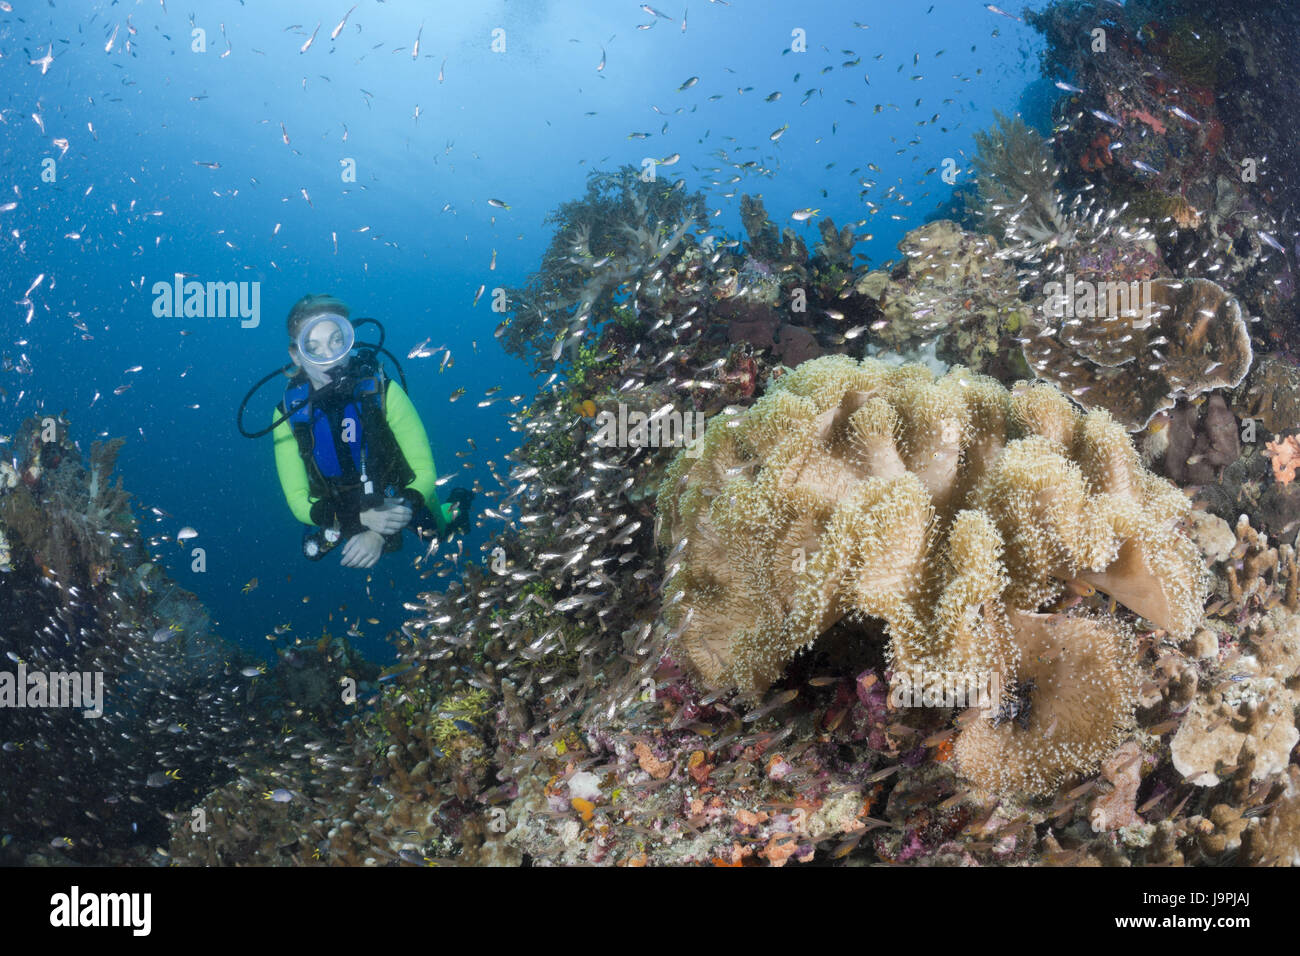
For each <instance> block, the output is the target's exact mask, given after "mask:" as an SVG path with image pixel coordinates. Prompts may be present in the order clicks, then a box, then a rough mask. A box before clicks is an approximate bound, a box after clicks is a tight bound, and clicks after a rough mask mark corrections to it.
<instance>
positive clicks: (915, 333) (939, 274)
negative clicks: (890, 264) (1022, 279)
mask: <svg viewBox="0 0 1300 956" xmlns="http://www.w3.org/2000/svg"><path fill="white" fill-rule="evenodd" d="M898 249H899V251H900V252H902V253H903V255H904V256H905V257H906V258H905V260H904V262H903V263H901V264H900V265H898V266H897V267H896V268H895V269H893V271H892V272H887V271H884V270H876V271H873V272H869V273H867V274H866V275H864V276H863V277H862V278H860V279H859V280H858V281H857V283H856V284H855V291H856V292H858V293H859V294H860V295H863V296H865V297H866V298H868V299H869V300H872V301H873V302H874V304H875V306H876V307H877V309H878V310H879V312H880V313H881V315H880V318H879V319H878V320H876V321H874V322H872V324H871V328H872V341H873V342H875V343H879V344H880V345H883V346H884V347H885V348H888V349H891V350H893V351H896V352H899V353H902V354H908V353H914V352H916V351H917V350H918V349H919V348H920V347H921V346H922V345H923V344H925V343H926V342H929V341H933V340H935V339H937V340H938V341H939V348H938V351H939V355H940V356H941V357H943V358H945V359H947V360H949V361H958V362H960V364H963V365H966V366H967V367H972V368H977V369H980V368H983V367H984V366H985V365H987V364H988V363H989V362H990V361H991V360H992V359H993V358H994V357H995V356H996V355H997V354H998V352H999V351H1000V349H999V339H1000V336H1001V333H1002V332H1003V331H1004V330H1007V329H1018V328H1019V327H1020V324H1021V314H1020V313H1021V312H1022V311H1028V307H1027V306H1021V303H1020V302H1019V301H1018V299H1017V282H1016V273H1015V269H1014V268H1013V267H1012V265H1011V264H1010V263H1009V262H1007V261H1006V260H1005V259H1003V258H1000V257H999V256H998V244H997V241H996V240H995V239H993V238H992V237H990V236H984V235H979V234H977V233H972V232H967V231H965V230H963V229H962V228H961V227H960V226H959V225H957V223H955V222H952V221H951V220H947V219H940V220H937V221H935V222H931V223H927V224H926V225H924V226H922V227H921V228H919V229H914V230H912V231H911V232H909V233H908V234H907V235H906V236H905V237H904V238H903V240H902V242H900V243H899V244H898Z"/></svg>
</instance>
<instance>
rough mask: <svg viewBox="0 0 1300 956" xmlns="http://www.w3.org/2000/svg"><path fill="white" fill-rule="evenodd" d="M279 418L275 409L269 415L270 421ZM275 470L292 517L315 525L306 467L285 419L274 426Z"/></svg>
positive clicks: (290, 426)
mask: <svg viewBox="0 0 1300 956" xmlns="http://www.w3.org/2000/svg"><path fill="white" fill-rule="evenodd" d="M279 417H280V409H279V408H278V407H277V408H276V409H275V411H274V412H272V414H271V421H275V420H276V419H277V418H279ZM273 435H274V438H275V470H276V473H277V474H279V476H280V490H281V491H283V492H284V500H285V501H287V502H288V503H289V510H290V511H292V512H293V516H294V517H295V518H297V519H298V520H299V521H301V522H302V523H303V524H315V522H314V521H312V520H311V506H312V500H311V496H310V494H309V493H308V489H309V487H310V486H309V485H308V484H307V466H306V465H304V464H303V463H302V456H301V455H300V454H298V440H297V439H296V438H294V437H293V426H292V425H290V424H289V420H288V419H287V418H286V419H285V420H284V421H282V422H281V423H280V424H278V425H276V426H275V431H274V432H273Z"/></svg>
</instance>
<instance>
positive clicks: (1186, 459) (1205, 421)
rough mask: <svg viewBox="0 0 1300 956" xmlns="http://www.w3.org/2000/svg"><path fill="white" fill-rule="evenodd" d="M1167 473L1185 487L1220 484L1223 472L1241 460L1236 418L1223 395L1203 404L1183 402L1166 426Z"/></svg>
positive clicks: (1165, 454) (1165, 467) (1210, 398)
mask: <svg viewBox="0 0 1300 956" xmlns="http://www.w3.org/2000/svg"><path fill="white" fill-rule="evenodd" d="M1165 428H1166V429H1167V431H1166V438H1165V451H1164V462H1163V466H1162V467H1163V470H1164V473H1165V475H1166V476H1168V477H1169V478H1170V479H1172V480H1173V481H1174V483H1175V484H1178V485H1181V486H1187V485H1203V484H1207V483H1209V482H1212V481H1218V480H1219V478H1220V477H1222V475H1223V469H1225V468H1226V467H1228V465H1231V464H1232V463H1233V462H1234V461H1236V460H1237V459H1238V458H1240V457H1241V439H1240V437H1239V430H1238V426H1237V419H1236V416H1234V415H1233V414H1232V412H1231V411H1229V410H1228V404H1227V402H1226V401H1224V399H1223V395H1222V394H1220V393H1218V392H1215V393H1213V394H1211V395H1210V396H1209V398H1208V399H1207V400H1206V401H1204V402H1203V403H1200V404H1199V407H1198V406H1197V404H1195V403H1192V402H1179V403H1178V406H1177V407H1176V408H1175V409H1173V411H1171V412H1170V413H1169V420H1168V422H1167V424H1166V425H1165Z"/></svg>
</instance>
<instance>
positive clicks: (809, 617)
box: [659, 356, 1206, 792]
mask: <svg viewBox="0 0 1300 956" xmlns="http://www.w3.org/2000/svg"><path fill="white" fill-rule="evenodd" d="M1187 510H1188V504H1187V502H1186V499H1185V498H1184V497H1183V496H1182V495H1180V494H1179V493H1178V492H1177V490H1176V489H1174V488H1173V487H1172V486H1171V485H1169V484H1168V483H1166V482H1165V481H1163V480H1162V479H1159V478H1156V477H1155V476H1153V475H1151V474H1150V473H1148V472H1146V471H1144V470H1143V469H1142V468H1141V466H1140V464H1139V462H1138V459H1137V455H1136V453H1135V452H1134V451H1133V448H1132V446H1131V445H1130V443H1129V441H1128V438H1127V436H1126V435H1125V433H1124V431H1123V430H1122V429H1121V428H1120V427H1119V426H1118V425H1116V424H1115V423H1114V422H1112V421H1111V420H1110V418H1109V416H1107V415H1105V414H1104V413H1092V414H1088V415H1084V416H1080V415H1079V414H1078V413H1077V412H1075V411H1074V409H1073V408H1072V407H1071V406H1070V404H1069V402H1068V401H1067V400H1066V399H1065V398H1064V397H1063V396H1061V395H1060V393H1059V392H1057V391H1056V390H1055V389H1052V388H1049V387H1045V386H1035V387H1021V388H1019V389H1018V390H1017V391H1016V392H1014V393H1008V392H1007V391H1006V390H1004V389H1003V388H1002V387H1001V386H1000V385H998V384H997V383H996V382H994V381H993V380H992V379H988V378H984V377H983V376H977V375H973V374H971V373H969V372H967V371H966V370H965V369H954V370H953V371H952V372H950V373H949V374H948V375H946V376H944V377H943V378H941V379H938V380H934V378H933V376H932V374H931V373H930V372H929V371H927V370H925V369H924V368H922V367H919V366H902V367H891V366H887V365H885V364H884V363H882V362H876V361H873V360H866V361H864V362H862V363H861V364H859V363H858V362H855V361H853V360H852V359H849V358H847V357H844V356H832V357H828V358H823V359H818V360H815V361H812V362H806V363H804V364H803V365H801V366H800V367H799V368H798V369H796V370H795V371H794V372H793V373H791V374H789V375H787V376H785V377H784V378H782V379H780V380H778V381H777V382H776V384H775V386H774V387H773V388H772V389H771V390H770V391H769V392H768V394H767V395H765V396H764V397H763V398H762V399H761V400H760V401H759V402H758V403H756V404H755V405H754V407H753V408H751V409H750V410H749V411H748V412H747V413H746V414H745V415H743V416H742V417H738V418H732V419H730V420H724V421H720V420H717V419H715V420H714V421H713V422H712V423H711V424H710V426H709V428H708V431H707V432H706V435H705V437H704V439H703V441H702V449H701V453H700V454H699V456H698V457H688V456H685V455H682V456H679V457H678V459H677V460H676V462H675V463H674V464H673V466H672V467H671V468H670V469H669V471H668V473H667V475H666V477H665V479H664V482H663V484H662V486H661V488H660V492H659V511H660V518H661V521H662V526H661V535H660V539H661V541H662V542H663V543H664V544H665V545H667V546H669V547H671V548H672V549H673V552H672V555H671V558H670V568H669V572H670V575H671V578H670V580H669V581H668V584H667V587H666V591H665V595H666V600H665V608H666V612H665V614H666V617H667V619H668V624H669V626H670V628H671V629H672V630H671V632H670V638H671V640H672V641H673V647H674V648H675V651H676V654H677V656H679V657H680V659H681V660H682V661H683V663H685V664H686V665H687V666H688V667H689V668H690V669H691V671H692V672H693V673H694V674H695V675H696V676H697V677H698V678H699V679H700V680H702V681H703V682H704V683H706V684H707V685H709V686H713V687H719V688H726V687H736V688H739V689H741V690H742V691H744V692H745V693H747V694H750V695H752V694H755V693H757V692H760V691H761V690H762V689H763V688H765V687H767V686H768V685H769V684H771V683H772V682H773V681H775V680H776V679H777V678H778V677H780V675H781V673H782V671H783V669H784V668H785V666H786V664H787V663H788V662H789V661H790V660H791V658H793V657H794V656H795V655H796V654H797V653H798V652H799V650H800V649H801V648H805V647H808V646H810V645H811V644H812V643H813V642H814V641H815V640H816V639H817V637H818V636H819V635H820V634H821V633H823V632H824V631H825V630H827V629H828V628H829V627H830V626H831V625H832V624H834V623H835V622H837V621H839V620H841V619H842V618H845V617H846V616H847V617H849V618H851V619H855V618H863V617H877V618H882V619H883V620H884V621H885V622H886V623H887V625H888V631H889V638H890V645H889V651H890V655H891V658H892V662H893V666H894V668H895V671H896V672H898V671H903V670H908V671H915V670H922V671H931V672H940V671H946V672H958V673H966V674H976V673H987V672H997V673H999V674H1000V675H1001V682H1002V685H1003V687H1004V688H1007V690H1006V696H1010V695H1019V697H1020V698H1021V699H1022V700H1021V702H1022V703H1023V704H1024V705H1026V706H1025V707H1023V708H1022V712H1027V713H1028V715H1029V717H1028V719H1027V720H1025V719H1022V720H1020V721H1010V722H1007V721H997V722H996V723H995V722H994V721H992V720H985V721H981V722H980V723H979V724H978V725H977V726H976V727H972V728H968V729H967V730H966V731H965V732H964V733H963V734H962V735H961V737H959V739H958V744H957V751H956V753H957V756H958V759H959V762H960V764H961V767H962V770H963V772H964V773H965V774H966V775H967V776H968V777H970V778H972V779H974V780H976V781H977V782H979V783H981V784H982V785H985V786H988V787H991V788H995V789H1007V788H1015V789H1021V790H1027V791H1031V792H1034V791H1046V790H1049V789H1050V788H1051V787H1052V786H1054V785H1055V783H1056V782H1057V780H1059V779H1060V778H1061V777H1062V776H1063V775H1065V774H1067V773H1072V772H1079V771H1083V770H1085V769H1088V768H1089V767H1091V766H1093V765H1095V763H1096V761H1098V760H1100V758H1101V757H1102V756H1104V755H1105V754H1106V753H1109V752H1110V751H1109V749H1107V748H1112V747H1113V746H1114V745H1115V744H1116V743H1117V742H1118V740H1117V732H1118V730H1119V728H1121V727H1123V726H1124V725H1125V724H1126V722H1127V721H1128V719H1129V716H1130V714H1131V706H1132V704H1131V695H1132V689H1131V686H1130V685H1131V683H1132V678H1131V675H1130V674H1129V664H1128V660H1129V657H1130V652H1129V650H1128V647H1127V643H1128V642H1127V638H1126V632H1125V629H1124V628H1123V627H1122V626H1120V625H1119V624H1118V622H1117V621H1116V620H1115V619H1113V618H1111V617H1108V616H1098V617H1089V616H1086V615H1080V616H1063V615H1060V614H1054V613H1046V614H1043V613H1040V609H1041V608H1043V607H1044V606H1046V605H1049V604H1051V603H1052V602H1055V601H1057V600H1059V599H1060V598H1061V596H1062V594H1063V591H1064V586H1063V585H1064V582H1074V584H1073V588H1074V589H1077V588H1079V587H1085V588H1086V587H1089V586H1095V587H1096V588H1100V589H1101V590H1103V591H1106V592H1107V593H1109V594H1110V595H1111V596H1112V597H1113V598H1115V599H1116V600H1117V601H1119V602H1121V603H1122V604H1124V605H1125V606H1126V607H1128V608H1129V609H1131V610H1132V611H1134V612H1136V613H1137V614H1140V615H1141V616H1142V617H1144V618H1146V619H1147V620H1149V621H1151V622H1152V623H1153V624H1155V625H1156V626H1158V627H1162V628H1165V629H1167V630H1168V631H1170V632H1171V633H1174V634H1178V635H1183V636H1186V635H1188V634H1190V633H1191V630H1192V629H1193V628H1194V626H1195V624H1196V622H1197V621H1198V620H1199V618H1200V613H1201V598H1202V595H1203V593H1204V589H1205V583H1206V582H1205V580H1204V572H1203V570H1202V568H1201V561H1200V556H1199V554H1198V552H1197V550H1196V547H1195V545H1193V544H1192V542H1191V541H1190V540H1189V539H1188V538H1187V537H1186V536H1185V535H1184V534H1182V533H1181V532H1180V531H1179V530H1177V528H1176V525H1177V522H1178V520H1179V519H1180V518H1181V517H1182V515H1183V514H1185V512H1186V511H1187ZM1080 582H1082V584H1080ZM1067 635H1069V636H1072V637H1073V638H1074V639H1073V640H1070V639H1068V638H1067ZM1007 703H1008V701H1007V700H1006V699H1004V700H1003V701H1001V704H1002V705H1003V707H1000V708H999V712H1000V713H1001V712H1004V707H1005V705H1006V704H1007ZM986 717H994V719H995V720H996V715H994V714H986Z"/></svg>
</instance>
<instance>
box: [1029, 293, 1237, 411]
mask: <svg viewBox="0 0 1300 956" xmlns="http://www.w3.org/2000/svg"><path fill="white" fill-rule="evenodd" d="M1048 294H1049V300H1048V302H1047V303H1044V305H1043V306H1042V308H1041V310H1040V312H1039V314H1038V315H1036V316H1035V319H1034V321H1033V323H1032V324H1030V325H1029V326H1028V327H1027V328H1026V333H1025V335H1024V337H1023V338H1022V339H1021V340H1020V341H1021V345H1022V347H1023V349H1024V352H1025V359H1026V360H1027V361H1028V362H1029V365H1030V367H1031V368H1032V369H1033V370H1034V373H1035V374H1036V375H1037V376H1038V377H1039V378H1042V379H1046V380H1048V381H1051V382H1053V383H1054V384H1056V385H1057V386H1059V387H1060V388H1061V389H1062V391H1065V392H1066V393H1067V394H1069V395H1070V397H1071V398H1073V399H1075V400H1076V401H1077V402H1079V403H1080V404H1081V405H1083V406H1084V407H1085V408H1103V409H1105V410H1106V411H1108V412H1110V413H1111V414H1112V415H1113V416H1114V417H1115V419H1116V420H1117V421H1119V422H1120V423H1122V424H1123V425H1124V426H1125V427H1127V428H1128V429H1129V430H1130V431H1138V430H1140V429H1142V428H1145V427H1146V425H1147V424H1148V423H1149V422H1150V421H1151V419H1152V418H1153V417H1154V416H1155V415H1156V414H1157V413H1159V412H1161V411H1163V410H1165V409H1169V408H1172V407H1173V406H1174V405H1175V403H1176V402H1177V401H1178V400H1179V399H1191V398H1195V397H1196V396H1198V395H1201V394H1203V393H1205V392H1208V391H1212V390H1214V389H1220V388H1234V387H1236V386H1237V385H1239V384H1240V383H1241V381H1242V380H1243V379H1244V378H1245V376H1246V373H1247V372H1248V371H1249V370H1250V364H1251V359H1252V356H1253V352H1252V349H1251V344H1250V333H1249V331H1248V330H1247V327H1246V320H1245V318H1244V317H1243V316H1242V312H1241V305H1240V303H1239V302H1238V301H1237V300H1236V299H1235V298H1234V297H1233V296H1231V295H1230V294H1229V293H1228V292H1226V291H1225V290H1224V289H1222V288H1221V287H1220V286H1218V285H1216V284H1215V283H1213V282H1211V281H1209V280H1208V279H1183V280H1169V279H1153V280H1150V281H1149V282H1147V283H1142V284H1140V285H1139V284H1127V283H1115V284H1112V285H1111V286H1102V287H1101V288H1100V289H1099V288H1097V287H1095V286H1094V285H1093V284H1086V285H1083V286H1081V287H1080V289H1079V291H1078V293H1077V294H1078V299H1077V300H1076V293H1075V290H1074V289H1073V288H1071V286H1070V285H1067V286H1064V287H1063V288H1062V289H1061V290H1059V293H1058V292H1049V293H1048ZM1058 294H1059V296H1061V297H1063V298H1064V300H1065V301H1066V302H1068V303H1069V304H1070V306H1071V308H1070V309H1069V310H1067V309H1065V308H1063V307H1062V304H1061V301H1060V300H1059V299H1057V300H1055V301H1054V297H1055V296H1057V295H1058Z"/></svg>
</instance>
